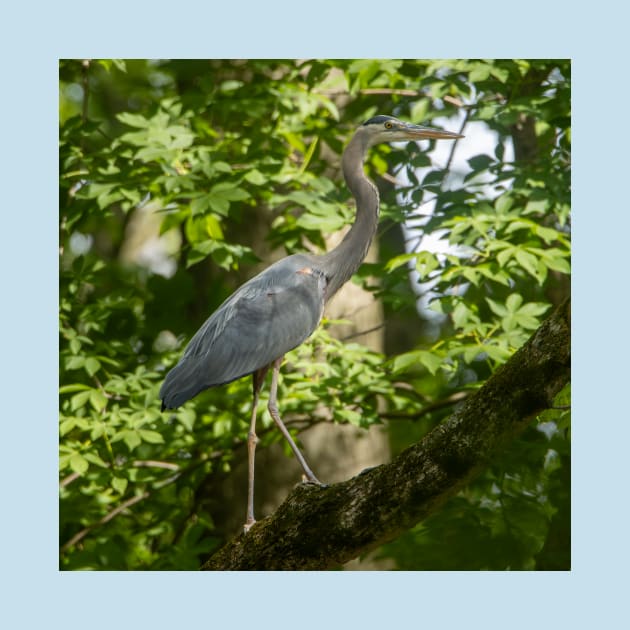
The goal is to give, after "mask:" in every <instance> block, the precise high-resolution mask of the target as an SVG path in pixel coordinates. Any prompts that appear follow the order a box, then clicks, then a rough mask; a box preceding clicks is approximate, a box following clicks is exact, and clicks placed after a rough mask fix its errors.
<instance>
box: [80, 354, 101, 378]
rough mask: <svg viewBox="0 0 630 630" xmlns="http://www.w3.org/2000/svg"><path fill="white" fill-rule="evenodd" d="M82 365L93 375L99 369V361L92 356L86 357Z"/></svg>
mask: <svg viewBox="0 0 630 630" xmlns="http://www.w3.org/2000/svg"><path fill="white" fill-rule="evenodd" d="M84 367H85V371H86V372H87V373H88V374H89V375H90V376H94V375H95V374H96V373H97V372H98V371H99V370H100V369H101V363H100V361H99V360H98V359H95V358H94V357H88V358H87V359H86V360H85V366H84Z"/></svg>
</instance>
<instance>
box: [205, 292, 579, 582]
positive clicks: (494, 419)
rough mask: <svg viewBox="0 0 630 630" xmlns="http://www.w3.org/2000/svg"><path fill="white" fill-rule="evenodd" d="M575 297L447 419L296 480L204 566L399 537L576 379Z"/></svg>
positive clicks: (271, 564)
mask: <svg viewBox="0 0 630 630" xmlns="http://www.w3.org/2000/svg"><path fill="white" fill-rule="evenodd" d="M570 370H571V351H570V302H569V300H568V299H567V300H566V301H565V302H563V303H562V304H561V305H560V306H559V307H558V308H557V309H556V310H555V311H554V312H553V314H552V315H551V316H550V317H549V318H548V319H547V320H545V322H543V324H542V325H541V326H540V327H539V328H538V330H536V332H535V333H534V334H533V335H532V337H531V338H530V339H529V341H528V342H527V343H526V344H525V345H524V346H523V347H522V348H521V349H520V350H518V351H517V352H516V353H515V354H514V356H513V357H512V358H511V359H510V360H509V361H508V362H507V363H506V364H505V365H503V366H502V367H501V368H500V369H499V370H497V372H496V373H495V374H494V375H493V376H492V377H491V378H490V379H488V381H487V382H486V384H485V385H484V386H483V387H482V388H480V389H479V390H478V391H477V392H476V393H474V394H473V395H471V396H469V397H468V398H467V399H466V400H465V401H464V402H463V403H462V405H461V407H459V408H458V409H457V410H456V411H455V412H454V413H453V414H452V415H451V416H450V417H449V418H448V419H447V420H446V421H445V422H443V423H442V424H440V425H439V426H438V427H436V428H435V429H434V430H433V431H431V433H429V434H428V435H426V436H425V437H424V438H423V439H422V440H421V441H420V442H418V443H417V444H414V445H413V446H411V447H409V448H408V449H406V450H405V451H404V452H402V453H401V454H400V455H399V456H398V457H396V458H395V459H394V460H393V461H392V462H391V463H389V464H384V465H382V466H377V467H376V468H371V469H368V470H365V471H363V472H362V473H360V474H359V475H357V476H356V477H353V478H352V479H349V480H348V481H345V482H342V483H338V484H334V485H332V486H329V487H323V488H320V487H318V486H315V485H310V484H300V485H299V486H297V487H296V488H295V489H294V490H293V491H292V492H291V494H290V495H289V497H288V498H287V499H286V501H285V502H284V503H283V504H282V505H281V506H280V507H279V508H278V510H277V511H276V512H275V513H274V514H272V515H271V516H269V517H268V518H265V519H264V520H262V521H260V522H258V523H256V524H255V525H254V527H252V528H251V530H250V531H249V532H248V533H247V534H246V535H239V536H237V537H236V538H234V539H233V540H232V541H230V542H229V543H228V544H227V545H225V546H224V547H223V548H221V549H220V550H219V551H217V552H216V553H215V554H214V555H213V556H212V557H211V558H210V559H209V560H208V561H207V562H206V563H205V564H204V565H203V567H202V570H285V569H286V570H322V569H330V568H334V567H337V566H339V565H341V564H343V563H344V562H347V561H348V560H350V559H352V558H354V557H356V556H358V555H359V554H364V553H366V552H367V551H370V550H371V549H374V548H375V547H377V546H379V545H381V544H383V543H385V542H387V541H390V540H392V539H394V538H396V537H397V536H398V535H400V534H401V533H402V532H404V531H405V530H407V529H409V528H410V527H412V526H413V525H415V524H416V523H418V522H419V521H421V520H422V519H424V518H426V517H427V516H428V515H429V514H431V513H433V512H435V511H436V510H437V509H439V507H440V506H441V505H442V504H443V503H444V502H445V501H446V500H447V499H448V498H449V497H451V496H452V495H454V494H455V493H456V492H458V491H459V490H460V489H461V488H462V487H463V486H464V485H466V484H467V483H468V482H469V481H470V480H471V479H472V478H473V477H475V476H476V475H477V474H478V473H479V472H480V471H481V470H482V469H483V468H484V467H485V466H486V465H487V464H488V463H489V462H490V461H491V460H492V459H493V457H494V456H495V455H496V454H497V453H499V452H500V451H501V450H502V449H503V448H504V447H505V445H506V444H507V443H508V442H509V441H510V440H511V439H513V438H514V437H515V436H516V435H518V434H519V433H520V432H522V431H523V430H524V429H525V427H526V426H527V425H528V424H529V423H530V422H531V421H532V420H533V419H534V418H535V417H536V415H537V414H539V413H540V412H541V411H543V410H544V409H547V408H549V407H550V406H552V404H553V399H554V397H555V395H556V394H557V393H558V392H559V391H560V390H561V389H562V388H563V387H564V385H565V384H566V383H568V382H569V380H570Z"/></svg>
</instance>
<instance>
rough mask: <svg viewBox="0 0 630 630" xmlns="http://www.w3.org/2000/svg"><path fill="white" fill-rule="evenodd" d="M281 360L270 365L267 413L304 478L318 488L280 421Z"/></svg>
mask: <svg viewBox="0 0 630 630" xmlns="http://www.w3.org/2000/svg"><path fill="white" fill-rule="evenodd" d="M283 358H284V357H280V358H279V359H276V360H275V361H274V362H273V363H272V372H271V391H270V392H269V405H268V408H269V413H270V414H271V417H272V418H273V420H274V422H275V423H276V425H277V426H278V428H279V429H280V431H281V432H282V435H284V437H285V438H286V440H287V442H288V443H289V446H290V447H291V449H292V450H293V453H294V454H295V456H296V457H297V460H298V462H300V465H301V466H302V469H303V470H304V474H305V475H306V478H307V479H308V480H309V481H310V482H311V483H316V484H317V485H318V486H323V485H324V484H323V483H321V482H320V481H319V479H317V477H316V476H315V475H314V474H313V471H312V470H311V469H310V468H309V466H308V464H307V463H306V460H305V459H304V456H303V455H302V453H300V449H299V448H298V447H297V446H296V444H295V442H294V441H293V438H292V437H291V434H290V433H289V431H288V430H287V428H286V427H285V426H284V422H282V419H281V418H280V413H279V412H278V404H277V396H278V375H279V374H280V364H281V363H282V359H283Z"/></svg>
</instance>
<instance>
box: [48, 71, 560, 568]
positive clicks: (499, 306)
mask: <svg viewBox="0 0 630 630" xmlns="http://www.w3.org/2000/svg"><path fill="white" fill-rule="evenodd" d="M60 79H61V100H60V123H61V124H60V252H61V254H60V475H61V482H60V493H61V494H60V501H61V504H60V505H61V508H60V535H61V545H62V554H61V566H62V568H65V569H86V568H89V569H196V568H198V566H199V565H200V563H201V560H202V559H203V558H204V557H205V556H206V555H207V554H208V553H209V552H210V551H211V550H212V549H213V548H214V547H215V546H216V545H218V544H220V542H221V540H222V536H223V534H222V532H221V531H220V528H218V527H217V523H215V522H214V519H213V517H212V509H211V505H212V504H211V501H210V500H209V499H208V492H207V489H206V486H207V484H208V483H209V480H212V479H216V478H218V477H220V476H221V475H225V474H227V473H228V472H229V471H230V467H231V465H232V463H233V458H234V454H235V453H237V452H238V451H239V450H242V448H243V445H244V443H245V441H246V433H247V424H248V422H247V420H248V417H249V411H250V405H251V402H250V384H249V383H248V382H247V381H246V380H245V379H244V380H242V381H237V382H235V383H232V384H230V385H228V386H225V387H222V388H216V389H213V390H209V391H208V392H205V393H204V394H202V395H200V396H199V397H198V398H196V399H195V400H193V401H191V402H189V403H187V404H186V405H184V406H183V407H182V408H181V409H179V410H177V411H176V412H173V413H167V414H162V413H160V411H159V400H158V391H159V386H160V384H161V381H162V379H163V377H164V373H165V370H167V369H168V368H169V367H171V366H172V365H173V364H174V362H175V361H176V360H177V357H178V356H179V354H180V352H181V349H182V347H183V343H184V342H185V340H186V339H188V338H190V335H191V334H192V333H193V332H194V331H195V330H196V328H197V327H198V325H199V324H200V323H201V322H202V321H203V319H204V318H205V317H206V316H207V315H208V314H209V313H210V312H211V311H212V310H213V309H214V308H216V307H217V306H218V305H219V304H220V303H221V302H222V301H223V299H225V297H227V295H229V293H230V292H231V291H232V290H233V289H234V288H235V286H236V284H237V283H238V282H240V281H242V280H243V279H244V278H246V277H248V276H250V275H252V274H253V272H254V265H256V264H257V261H258V259H257V256H256V255H255V253H254V251H257V252H260V251H261V247H262V248H263V249H264V248H269V247H280V246H282V248H283V251H282V253H287V252H288V253H292V252H294V251H301V250H303V249H304V248H305V246H309V247H319V248H322V247H323V246H324V236H325V235H326V234H328V233H329V232H331V231H334V230H337V229H339V228H340V227H342V226H343V225H344V224H347V223H349V222H351V221H352V218H353V212H352V206H351V203H350V194H349V192H348V191H347V189H346V188H345V186H344V185H343V184H342V181H341V177H340V173H339V169H338V160H339V156H340V154H341V151H342V149H343V145H344V142H345V141H346V140H347V138H348V137H349V134H350V133H351V132H352V129H353V127H354V126H355V125H356V124H359V123H360V122H362V121H363V120H364V119H366V118H368V117H369V116H371V115H374V114H375V113H391V114H393V115H398V116H400V117H401V118H405V119H408V120H411V121H413V122H423V123H425V122H430V120H429V119H430V118H431V115H432V114H431V113H432V112H434V113H435V112H437V113H439V116H440V117H448V116H455V115H456V114H457V113H461V112H464V116H463V123H462V127H463V133H466V126H467V125H470V124H471V123H472V122H482V123H484V124H485V125H487V126H488V127H489V128H490V129H491V130H492V131H493V132H495V133H496V138H497V142H496V146H495V150H494V152H493V154H492V155H489V154H480V155H476V156H474V157H472V158H471V159H469V161H468V167H469V169H468V170H467V172H465V173H456V174H455V177H456V178H458V181H457V182H451V183H449V182H448V181H447V180H446V179H445V178H446V174H447V170H446V169H445V165H444V164H434V165H431V163H430V161H429V160H428V158H427V157H426V155H425V154H423V153H419V152H418V150H417V147H416V146H415V145H413V144H410V145H408V146H406V147H402V148H401V147H397V146H396V147H390V146H382V147H378V148H377V149H375V150H374V151H373V152H372V153H371V155H370V159H369V162H368V164H367V170H368V172H369V174H370V175H371V176H372V177H373V178H374V179H375V180H376V181H377V182H378V183H379V187H380V188H381V196H382V206H383V216H384V218H385V219H386V221H388V222H389V225H390V226H391V225H392V224H402V223H403V222H405V221H406V219H407V218H408V217H410V216H412V215H413V216H417V215H418V214H419V213H421V212H422V211H423V209H424V208H426V207H428V204H429V203H435V208H434V210H433V211H432V212H431V213H428V212H427V213H426V214H427V216H426V223H425V226H424V229H425V231H426V232H428V233H446V234H448V240H449V243H450V244H451V245H452V249H451V250H450V252H449V253H448V254H438V253H433V252H428V251H423V250H422V249H417V248H416V249H408V250H407V251H404V252H402V251H400V250H398V251H395V252H394V251H392V252H389V251H387V248H386V247H383V248H382V250H381V251H382V255H381V259H380V260H379V261H378V262H377V263H375V264H370V265H364V267H363V268H362V270H361V271H360V273H359V274H357V277H356V278H355V279H354V281H355V282H357V283H359V284H361V285H363V286H365V287H367V288H369V289H370V290H372V291H373V292H374V293H375V295H376V296H377V297H379V298H380V299H381V300H382V301H383V303H384V304H385V306H386V309H387V313H388V314H394V312H395V311H396V312H398V313H402V314H404V313H405V312H406V313H407V315H405V316H406V317H407V318H408V319H407V321H408V328H409V330H418V331H419V332H418V334H415V335H413V336H410V338H409V339H408V343H407V345H406V347H404V348H396V349H394V350H393V351H391V350H390V351H389V352H388V355H389V356H387V357H386V360H384V358H383V357H382V356H381V355H379V354H377V353H374V352H371V351H369V350H367V349H366V348H364V347H362V346H360V345H357V344H351V343H342V342H340V341H338V340H335V339H333V338H332V337H331V335H330V334H329V332H328V329H327V327H326V326H324V327H323V328H322V329H320V330H318V331H317V333H316V334H314V335H313V337H312V338H311V339H310V340H309V342H308V343H306V344H304V345H303V346H302V347H300V348H298V349H296V350H295V351H293V352H292V353H291V354H290V355H289V356H288V357H287V360H288V361H289V362H290V363H292V364H293V367H294V368H295V369H293V370H291V371H290V372H286V373H285V375H284V377H283V380H282V383H281V387H282V392H281V396H282V398H281V400H282V407H283V413H284V415H285V418H286V419H288V420H289V425H290V426H293V427H294V428H298V427H300V428H302V427H304V426H308V425H310V424H312V423H315V422H321V421H324V420H325V419H326V418H327V417H328V414H327V413H326V411H327V410H334V414H333V415H334V418H335V420H336V421H342V422H350V423H353V424H356V425H359V426H363V427H369V426H370V425H372V424H374V423H379V422H383V421H387V420H389V422H390V424H391V429H390V431H391V436H392V446H393V448H394V449H395V450H397V449H399V448H402V447H403V446H404V445H405V444H408V443H409V442H410V441H411V440H414V439H417V438H419V437H420V436H421V435H422V434H424V433H425V432H426V431H428V430H429V429H430V428H431V427H433V426H435V424H436V423H438V422H439V420H440V418H442V417H443V416H444V414H445V413H448V409H449V406H448V405H449V401H450V400H452V401H455V400H457V399H458V396H462V395H465V394H466V392H467V391H469V390H470V389H471V388H475V387H477V386H478V385H479V384H480V383H482V382H483V381H484V379H485V378H487V376H488V375H489V374H490V373H492V372H493V371H494V370H495V369H496V368H497V367H498V366H499V365H500V364H502V363H503V362H504V361H505V360H506V359H507V358H508V357H509V356H510V355H511V354H512V353H513V352H514V350H515V349H516V348H518V347H519V346H520V345H522V344H523V342H524V341H525V340H526V339H527V337H528V336H529V335H530V334H531V332H532V331H533V330H534V329H535V328H536V327H537V326H538V325H539V323H540V321H541V320H542V318H543V317H544V316H545V314H546V313H548V312H549V309H550V307H551V306H552V305H553V304H554V303H557V302H558V301H559V300H560V298H561V297H562V296H563V295H565V294H566V293H567V292H568V282H567V278H568V274H569V271H570V267H569V251H570V250H569V246H570V243H569V223H570V222H569V202H570V160H569V151H570V100H569V94H570V64H569V62H567V61H544V60H540V61H535V62H531V61H526V60H499V61H493V60H457V61H412V60H405V61H402V60H387V61H384V60H343V61H338V60H320V61H300V62H294V61H266V60H255V61H247V62H244V61H218V60H217V61H140V60H134V61H120V60H117V61H110V60H102V61H90V62H87V61H86V62H80V61H73V60H67V61H62V62H61V64H60ZM509 141H511V142H513V145H514V150H515V154H516V157H515V159H513V160H507V159H506V157H505V155H506V146H507V143H508V142H509ZM456 150H457V145H454V146H453V151H456ZM392 173H393V174H396V176H397V177H398V176H399V175H402V174H403V173H404V174H405V176H406V178H407V179H408V181H409V184H408V185H397V187H396V189H395V190H394V189H393V188H392V187H391V186H388V183H387V182H388V178H389V179H391V176H390V175H388V174H392ZM421 173H422V174H421ZM447 184H448V185H447ZM261 221H262V223H263V224H264V227H263V228H262V229H263V230H264V231H265V232H268V234H269V236H268V241H267V244H266V245H264V246H262V245H261V244H260V243H256V232H257V231H259V230H258V229H257V227H256V226H257V225H259V222H261ZM138 234H144V240H143V245H142V246H140V245H138V244H137V243H135V239H136V236H137V235H138ZM410 268H413V269H415V271H417V273H418V274H419V278H420V280H421V281H422V282H426V281H430V282H431V283H432V290H431V294H430V296H431V297H430V308H431V310H432V311H433V312H434V313H436V314H438V315H439V320H438V321H439V322H440V330H439V333H437V334H433V335H432V336H430V335H428V334H422V332H421V331H422V330H423V326H422V321H421V320H420V319H419V318H418V314H417V312H416V310H415V308H414V305H415V302H416V300H417V295H416V293H415V292H414V291H413V290H412V288H411V287H410V285H409V282H408V273H409V270H410ZM375 279H376V280H377V281H375ZM165 306H166V308H164V307H165ZM410 308H411V314H409V312H410ZM405 309H407V310H405ZM171 331H173V332H171ZM175 334H177V335H178V337H176V336H175ZM563 396H564V398H563V399H562V400H561V401H560V402H559V403H558V406H559V407H561V409H557V410H552V411H550V412H548V413H547V414H546V416H545V418H541V419H540V420H539V423H538V425H537V427H534V428H532V429H531V431H529V433H528V434H527V435H526V436H524V437H523V438H522V439H521V440H519V442H518V443H515V444H514V445H512V447H511V448H510V451H509V453H507V454H506V456H505V457H504V458H503V459H502V460H501V461H499V462H493V464H492V466H491V468H490V469H489V470H488V471H487V472H486V473H485V474H484V475H482V477H481V478H480V479H479V481H478V482H476V483H474V484H471V486H470V487H469V488H467V489H466V490H465V491H464V492H462V493H461V494H460V495H459V496H458V497H456V498H455V499H454V500H453V501H451V502H450V503H449V504H448V505H447V506H446V507H445V508H444V509H443V510H442V511H441V512H439V513H438V514H436V515H434V516H433V517H432V518H430V519H428V520H427V521H426V522H424V523H422V524H420V525H419V526H418V527H417V528H415V529H414V530H413V531H411V532H409V533H407V534H406V535H405V536H403V537H402V538H401V539H400V540H399V541H397V542H395V543H392V544H391V545H389V546H387V547H385V548H383V549H382V550H381V551H380V552H379V553H380V554H381V555H383V554H385V555H388V556H389V557H392V558H394V560H395V562H396V564H397V566H398V567H399V568H409V569H418V568H427V569H436V568H444V569H446V568H450V569H463V568H494V569H505V568H512V569H532V568H549V567H551V568H567V567H568V562H569V560H568V545H567V544H566V538H567V537H566V536H557V535H556V534H555V533H556V532H557V531H561V532H565V531H566V530H567V529H568V515H569V508H568V505H569V502H568V492H569V488H568V485H569V483H568V472H567V471H568V470H569V468H568V466H569V463H568V461H569V455H570V452H569V441H568V440H569V431H568V424H567V423H568V413H567V412H566V410H565V409H564V407H565V406H566V405H568V404H569V403H568V398H567V397H568V394H567V393H565V394H563ZM442 402H445V404H442ZM260 405H261V411H262V409H263V408H264V405H265V401H264V400H261V402H260ZM262 421H263V423H267V424H268V423H269V419H268V418H267V417H266V416H263V418H262ZM260 436H261V439H262V442H263V444H265V443H269V442H270V441H272V440H276V439H278V436H277V435H276V432H275V431H266V430H262V431H261V432H260ZM552 533H554V535H553V536H552ZM554 541H556V542H554ZM557 541H559V542H557ZM551 558H553V559H554V560H553V561H552V560H551ZM558 558H559V560H558Z"/></svg>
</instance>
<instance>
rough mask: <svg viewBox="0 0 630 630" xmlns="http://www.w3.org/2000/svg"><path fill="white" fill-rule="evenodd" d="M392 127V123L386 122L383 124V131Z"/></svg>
mask: <svg viewBox="0 0 630 630" xmlns="http://www.w3.org/2000/svg"><path fill="white" fill-rule="evenodd" d="M393 126H394V125H392V123H390V122H386V123H385V129H391V128H392V127H393Z"/></svg>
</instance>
